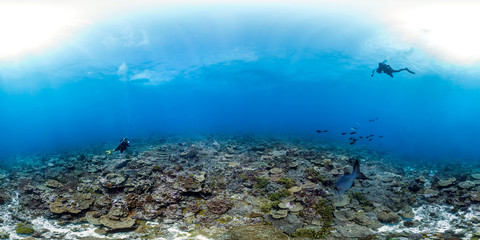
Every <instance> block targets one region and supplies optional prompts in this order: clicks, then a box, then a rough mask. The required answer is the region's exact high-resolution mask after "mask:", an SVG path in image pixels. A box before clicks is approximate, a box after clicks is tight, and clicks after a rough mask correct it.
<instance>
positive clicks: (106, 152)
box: [105, 150, 115, 155]
mask: <svg viewBox="0 0 480 240" xmlns="http://www.w3.org/2000/svg"><path fill="white" fill-rule="evenodd" d="M113 151H115V150H107V151H105V154H107V155H109V154H110V153H112V152H113Z"/></svg>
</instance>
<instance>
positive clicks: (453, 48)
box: [394, 1, 480, 64]
mask: <svg viewBox="0 0 480 240" xmlns="http://www.w3.org/2000/svg"><path fill="white" fill-rule="evenodd" d="M479 12H480V3H474V2H466V1H460V2H455V3H447V4H445V3H444V4H441V3H439V4H434V3H430V4H428V5H420V6H417V7H416V6H415V5H411V8H409V9H405V10H403V11H400V12H397V13H395V15H394V16H395V17H394V21H395V22H396V24H398V27H399V28H400V30H401V31H402V32H403V34H404V36H405V37H406V40H407V41H412V42H413V43H414V44H418V45H419V46H420V47H421V48H423V49H425V50H426V51H427V52H430V53H432V54H434V55H435V56H437V57H439V58H441V59H443V60H445V61H447V62H453V63H458V64H471V63H476V62H479V61H480V44H479V43H480V31H479V30H478V23H479V22H480V14H478V13H479Z"/></svg>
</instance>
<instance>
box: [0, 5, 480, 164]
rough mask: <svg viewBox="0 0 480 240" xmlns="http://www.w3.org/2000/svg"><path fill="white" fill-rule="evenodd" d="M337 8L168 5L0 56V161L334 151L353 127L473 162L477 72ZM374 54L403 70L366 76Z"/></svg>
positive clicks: (400, 148)
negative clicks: (143, 147) (298, 147)
mask: <svg viewBox="0 0 480 240" xmlns="http://www.w3.org/2000/svg"><path fill="white" fill-rule="evenodd" d="M351 11H353V10H352V9H350V8H347V9H343V10H342V9H339V7H338V6H336V5H335V4H331V3H328V4H327V2H325V3H324V4H322V3H316V4H314V3H310V2H305V3H304V4H293V3H289V2H281V3H278V4H275V5H273V4H272V5H269V4H268V3H267V2H265V3H264V4H253V3H251V4H244V5H242V4H237V3H234V2H230V3H223V4H221V3H216V4H213V3H210V4H205V5H195V4H184V5H182V4H176V5H175V4H172V6H167V7H165V8H160V6H158V7H156V8H154V7H152V8H150V9H148V10H147V9H136V10H135V11H133V10H132V11H131V12H127V11H123V12H121V14H111V15H109V17H108V18H107V17H105V18H100V19H99V20H97V21H95V20H91V21H89V22H87V23H83V25H81V27H78V29H75V31H73V30H72V31H71V32H69V33H68V36H66V37H63V38H62V39H61V41H58V42H55V44H54V45H53V46H49V47H48V48H46V49H44V50H42V51H38V52H33V53H28V54H24V55H20V56H17V57H10V58H7V57H5V58H3V59H2V61H1V62H0V99H1V100H2V101H1V102H2V107H1V119H2V120H1V121H2V124H1V125H0V132H1V133H2V138H0V144H1V145H2V146H3V147H2V151H1V153H0V156H1V158H2V159H4V161H6V160H5V159H8V157H11V156H14V155H15V154H18V153H22V152H35V151H45V150H46V151H55V150H59V149H64V148H66V147H72V146H75V145H81V144H100V143H102V142H104V141H107V140H117V139H118V140H120V139H122V138H123V137H145V136H149V135H151V134H190V133H192V134H198V133H201V134H210V133H213V134H215V133H222V134H273V135H279V134H280V135H281V134H287V135H298V136H299V137H309V138H312V139H320V140H328V141H335V142H339V143H345V144H348V143H349V141H348V139H346V138H345V136H341V135H340V133H341V132H345V131H350V128H351V127H354V126H356V127H359V128H358V134H359V135H360V134H364V135H369V134H374V135H377V136H378V135H382V136H383V137H384V138H383V139H375V140H374V141H371V142H361V141H359V142H358V144H356V145H363V146H365V147H368V148H372V149H375V150H381V151H389V152H392V153H394V154H399V155H402V156H406V157H408V158H418V159H426V160H427V161H435V160H452V161H476V160H478V156H479V154H480V148H478V147H477V146H476V145H477V141H476V140H477V137H478V136H479V133H480V130H479V129H480V128H479V127H478V119H479V117H480V111H478V110H479V108H480V107H479V105H478V103H479V102H480V94H479V93H480V84H479V82H478V80H477V79H476V76H477V73H478V70H479V68H478V64H477V63H475V62H474V63H468V64H462V63H458V62H453V61H448V59H443V58H441V57H438V56H437V55H435V54H434V53H432V52H428V50H429V49H426V48H425V46H423V45H422V43H418V42H415V41H411V40H408V39H407V38H406V37H405V36H402V33H399V32H393V31H392V28H393V27H392V26H389V25H388V24H387V23H388V22H386V21H385V22H379V21H378V19H375V17H367V16H365V15H364V14H365V13H362V12H351ZM300 13H301V14H300ZM472 54H473V53H472ZM383 60H388V62H387V63H388V64H390V65H391V66H392V67H393V68H397V69H398V68H403V67H408V68H410V69H412V70H413V71H415V72H416V74H415V75H412V74H409V73H407V72H400V73H396V74H395V77H394V78H390V77H389V76H388V75H386V74H376V75H375V76H374V77H371V76H370V73H371V71H372V70H373V69H374V68H375V67H376V66H377V64H378V62H382V61H383ZM376 118H378V121H375V122H369V120H370V119H376ZM317 129H327V130H328V131H329V132H328V133H327V134H321V135H320V134H317V133H316V132H315V131H316V130H317ZM133 144H134V143H133Z"/></svg>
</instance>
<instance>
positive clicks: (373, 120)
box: [368, 117, 378, 122]
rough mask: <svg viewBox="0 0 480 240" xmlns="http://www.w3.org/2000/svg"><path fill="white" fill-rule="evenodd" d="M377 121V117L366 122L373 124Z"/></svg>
mask: <svg viewBox="0 0 480 240" xmlns="http://www.w3.org/2000/svg"><path fill="white" fill-rule="evenodd" d="M377 120H378V117H376V118H374V119H370V120H368V121H369V122H375V121H377Z"/></svg>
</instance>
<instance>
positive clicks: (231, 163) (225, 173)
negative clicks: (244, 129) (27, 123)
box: [0, 136, 480, 239]
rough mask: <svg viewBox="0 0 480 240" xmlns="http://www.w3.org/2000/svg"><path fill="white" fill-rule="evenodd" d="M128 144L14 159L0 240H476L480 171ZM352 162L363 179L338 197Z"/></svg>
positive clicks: (273, 143)
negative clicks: (26, 238)
mask: <svg viewBox="0 0 480 240" xmlns="http://www.w3.org/2000/svg"><path fill="white" fill-rule="evenodd" d="M131 148H132V149H134V150H132V151H129V152H127V154H125V153H124V154H120V153H118V154H117V153H114V154H110V155H104V154H102V153H103V150H102V149H89V148H87V149H82V150H81V151H80V150H79V152H73V153H72V152H69V153H51V154H42V155H35V156H25V157H23V158H22V157H17V158H16V159H15V161H17V162H14V163H12V167H11V168H10V169H5V170H2V169H0V177H1V180H2V181H0V190H2V193H0V210H1V212H2V214H0V223H1V224H0V225H2V226H11V227H10V228H8V229H7V228H6V227H3V228H2V227H0V239H8V238H12V234H28V235H31V236H32V237H34V238H44V239H76V238H77V237H78V236H77V235H72V233H75V232H81V231H83V230H85V232H88V231H87V229H89V228H93V227H94V228H97V229H96V230H95V232H96V233H98V234H100V233H101V234H104V235H105V234H106V235H110V236H111V237H115V236H120V235H115V234H120V232H122V234H127V233H128V234H131V235H128V237H125V238H130V239H155V238H159V237H162V238H166V239H169V237H171V239H173V237H172V235H171V234H172V231H169V230H168V229H169V228H170V227H172V226H175V227H176V228H177V229H178V230H176V231H177V232H181V234H183V236H182V237H185V236H190V237H192V238H194V237H195V236H199V235H201V236H204V237H208V238H213V239H289V238H298V239H389V238H393V237H397V238H399V239H402V238H403V239H405V238H411V239H420V238H422V239H426V238H430V239H441V238H442V239H447V238H451V239H453V238H455V237H456V238H466V237H471V238H472V239H476V238H478V236H480V235H479V234H478V232H480V220H479V219H478V217H476V215H477V214H478V213H479V212H480V207H478V206H477V204H478V203H479V202H480V164H478V165H473V166H465V167H462V166H452V165H451V164H450V165H449V164H448V163H445V164H443V165H441V166H436V168H432V167H431V166H428V165H424V166H422V165H415V167H412V166H414V165H413V164H410V165H407V164H406V163H405V162H402V161H400V160H396V158H395V157H393V156H388V155H385V154H384V153H376V152H373V151H370V150H367V149H361V148H359V147H355V148H346V147H345V148H344V147H340V146H336V145H333V146H330V145H326V144H319V143H315V142H310V141H300V140H294V141H291V140H287V139H272V138H260V137H258V138H255V137H251V136H240V137H221V136H209V137H202V138H181V137H170V138H162V139H159V140H155V141H153V140H149V141H147V140H145V141H144V142H142V140H138V141H137V142H135V144H133V143H132V147H131ZM351 157H355V158H357V159H360V162H361V165H362V172H363V173H364V174H365V175H367V176H368V179H366V180H360V181H359V180H356V182H355V184H354V186H353V187H352V189H350V190H349V191H347V192H346V193H345V194H343V195H335V194H334V191H333V187H334V185H335V182H336V181H337V179H338V178H340V177H341V176H342V175H343V174H345V173H349V171H351V162H350V161H349V159H350V158H351ZM25 163H28V164H25ZM432 169H435V170H432ZM13 205H14V207H13ZM40 222H41V223H42V224H44V225H39V223H40ZM47 223H48V224H47ZM435 223H441V224H437V225H435ZM49 224H50V225H49ZM46 226H49V228H53V227H52V226H55V227H56V228H58V229H59V228H60V227H68V226H71V229H74V230H75V231H74V230H71V231H70V230H69V231H63V232H62V231H59V232H54V231H50V230H47V227H46ZM436 226H444V227H442V228H438V227H436ZM66 232H69V234H67V233H66ZM70 232H72V233H70ZM125 232H127V233H125ZM90 234H92V231H90ZM169 234H170V235H169ZM179 234H180V233H179ZM98 236H99V235H92V236H87V237H92V238H94V237H98ZM125 236H127V235H125ZM418 237H420V238H418ZM118 238H122V237H118Z"/></svg>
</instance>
